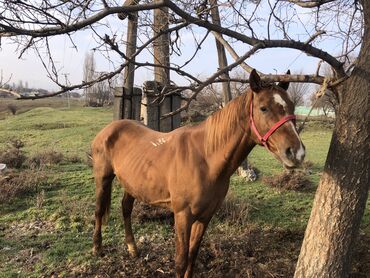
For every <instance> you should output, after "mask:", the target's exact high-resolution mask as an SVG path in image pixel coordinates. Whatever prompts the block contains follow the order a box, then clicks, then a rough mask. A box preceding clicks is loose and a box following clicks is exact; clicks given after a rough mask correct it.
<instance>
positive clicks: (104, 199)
mask: <svg viewBox="0 0 370 278" xmlns="http://www.w3.org/2000/svg"><path fill="white" fill-rule="evenodd" d="M249 81H250V88H251V89H250V90H248V91H247V92H246V93H245V94H243V95H241V96H239V97H237V98H235V99H234V100H232V101H231V102H230V103H228V104H227V105H226V106H225V107H224V108H223V109H221V110H219V111H218V112H216V113H214V114H213V115H212V116H210V117H209V118H207V119H206V120H205V121H204V122H202V123H200V124H198V125H197V126H191V127H189V126H185V127H181V128H178V129H176V130H174V131H171V132H169V133H161V132H157V131H153V130H151V129H149V128H147V127H145V126H144V125H143V124H141V123H139V122H136V121H132V120H120V121H114V122H112V123H111V124H109V125H108V126H107V127H105V128H104V129H103V130H102V131H100V132H99V133H98V135H97V136H96V137H95V139H94V141H93V143H92V157H93V165H94V176H95V182H96V210H95V230H94V236H93V242H94V248H93V252H94V253H95V254H101V251H102V236H101V226H102V222H104V221H105V220H106V217H107V216H108V213H109V207H110V202H111V188H112V180H113V179H114V177H117V178H118V180H119V182H120V183H121V185H122V187H123V188H124V196H123V199H122V214H123V219H124V226H125V241H126V244H127V246H128V251H129V253H130V255H132V256H137V254H138V251H137V247H136V244H135V240H134V236H133V233H132V228H131V212H132V208H133V204H134V201H135V199H138V200H140V201H143V202H145V203H148V204H152V205H156V206H164V207H167V208H170V209H171V210H172V211H173V213H174V218H175V233H176V257H175V266H176V277H191V276H192V273H193V268H194V263H195V260H196V257H197V253H198V250H199V245H200V242H201V240H202V237H203V235H204V232H205V230H206V228H207V225H208V223H209V221H210V220H211V218H212V216H213V214H214V213H215V212H216V210H217V209H218V208H219V207H220V205H221V203H222V201H223V200H224V198H225V195H226V193H227V191H228V188H229V182H230V176H231V175H232V174H233V173H234V171H235V170H236V169H237V167H238V166H239V165H240V164H241V163H242V161H243V160H244V159H245V158H246V157H247V155H248V154H249V153H250V151H251V150H252V149H253V147H254V146H255V145H256V144H259V145H265V146H266V147H267V149H268V150H269V151H270V152H271V153H272V154H273V155H274V156H275V157H276V158H277V159H278V160H280V161H281V162H282V163H283V164H284V166H285V167H288V168H293V167H296V166H298V165H299V164H300V163H301V162H302V161H303V158H304V155H305V149H304V146H303V144H302V142H301V140H300V138H299V136H298V133H297V131H296V127H295V124H294V118H295V117H294V115H293V113H294V105H293V103H292V101H291V100H290V99H289V97H288V94H287V92H286V89H287V87H288V86H289V83H287V82H285V83H282V82H281V83H279V85H273V84H271V85H265V84H263V83H262V82H261V80H260V77H259V76H258V74H257V72H256V71H255V70H253V71H252V73H251V75H250V78H249ZM260 134H266V135H265V136H261V135H260Z"/></svg>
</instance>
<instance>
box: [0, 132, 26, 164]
mask: <svg viewBox="0 0 370 278" xmlns="http://www.w3.org/2000/svg"><path fill="white" fill-rule="evenodd" d="M8 145H9V147H8V149H6V150H2V151H1V152H0V162H1V163H5V164H6V165H7V167H8V168H16V169H19V168H21V167H22V165H23V163H24V162H25V161H26V156H25V154H24V152H23V151H22V150H21V148H23V146H24V143H23V142H22V141H21V140H19V139H12V140H10V142H9V143H8Z"/></svg>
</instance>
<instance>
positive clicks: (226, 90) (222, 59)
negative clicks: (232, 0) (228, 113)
mask: <svg viewBox="0 0 370 278" xmlns="http://www.w3.org/2000/svg"><path fill="white" fill-rule="evenodd" d="M209 3H210V4H211V6H212V9H211V17H212V23H214V24H217V25H220V26H221V20H220V14H219V11H218V6H217V0H210V1H209ZM216 47H217V56H218V66H219V68H220V69H222V68H224V67H226V66H227V58H226V51H225V47H224V46H223V45H222V43H220V42H219V41H218V40H217V38H216ZM220 77H221V78H223V79H229V74H228V73H224V74H222V75H221V76H220ZM222 94H223V103H224V104H226V103H228V102H229V101H230V100H231V99H232V96H231V89H230V82H222Z"/></svg>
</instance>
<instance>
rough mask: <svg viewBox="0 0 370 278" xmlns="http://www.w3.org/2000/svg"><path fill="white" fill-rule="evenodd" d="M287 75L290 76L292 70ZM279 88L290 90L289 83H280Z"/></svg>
mask: <svg viewBox="0 0 370 278" xmlns="http://www.w3.org/2000/svg"><path fill="white" fill-rule="evenodd" d="M286 74H287V75H290V70H288V71H287V72H286ZM278 86H279V87H280V88H282V89H284V90H285V91H286V90H288V88H289V82H283V81H282V82H279V84H278Z"/></svg>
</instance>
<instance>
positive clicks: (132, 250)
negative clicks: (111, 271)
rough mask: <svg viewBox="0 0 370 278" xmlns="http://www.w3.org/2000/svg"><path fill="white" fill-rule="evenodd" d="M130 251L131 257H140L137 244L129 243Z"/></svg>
mask: <svg viewBox="0 0 370 278" xmlns="http://www.w3.org/2000/svg"><path fill="white" fill-rule="evenodd" d="M127 248H128V253H129V254H130V257H132V258H137V257H139V252H138V251H137V247H136V245H132V244H127Z"/></svg>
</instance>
